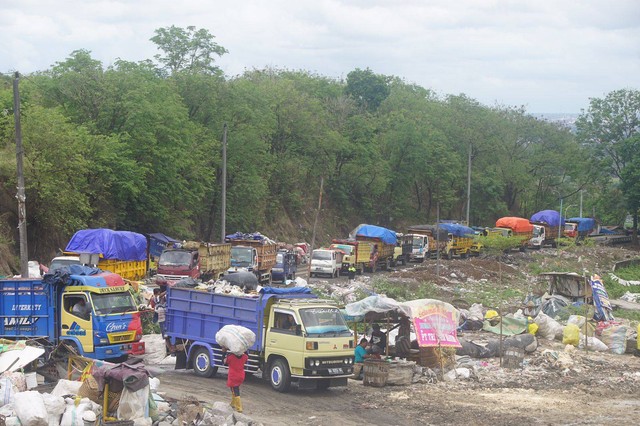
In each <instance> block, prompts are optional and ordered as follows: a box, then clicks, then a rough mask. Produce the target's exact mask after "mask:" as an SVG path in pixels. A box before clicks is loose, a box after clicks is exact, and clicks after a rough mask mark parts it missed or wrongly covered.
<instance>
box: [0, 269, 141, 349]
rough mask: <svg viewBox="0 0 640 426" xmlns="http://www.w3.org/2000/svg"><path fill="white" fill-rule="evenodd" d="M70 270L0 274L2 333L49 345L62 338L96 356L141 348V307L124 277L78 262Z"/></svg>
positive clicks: (74, 347)
mask: <svg viewBox="0 0 640 426" xmlns="http://www.w3.org/2000/svg"><path fill="white" fill-rule="evenodd" d="M65 271H66V270H65ZM69 272H71V274H67V273H60V271H59V272H58V273H56V274H47V275H45V277H44V278H43V279H22V278H19V279H5V280H0V307H1V308H2V310H1V311H0V338H3V339H13V340H17V339H38V340H39V341H40V342H42V343H45V345H46V346H47V347H48V348H49V349H53V348H54V347H55V346H56V345H57V344H58V343H60V342H65V343H67V344H68V345H69V346H71V347H72V348H73V349H74V350H76V352H77V353H78V354H79V355H82V356H85V357H87V358H94V359H104V360H120V359H124V358H126V357H127V356H128V355H129V354H135V355H139V354H143V353H144V342H140V339H141V338H142V323H141V321H140V313H139V312H138V309H137V307H136V304H135V302H134V299H133V296H132V295H131V292H130V291H129V289H130V286H129V285H128V284H125V282H124V281H123V279H122V277H120V276H119V275H117V274H113V273H110V272H102V271H99V270H96V269H93V268H86V267H83V266H79V265H74V266H71V267H70V268H69ZM86 273H94V275H85V274H86Z"/></svg>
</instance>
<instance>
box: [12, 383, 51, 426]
mask: <svg viewBox="0 0 640 426" xmlns="http://www.w3.org/2000/svg"><path fill="white" fill-rule="evenodd" d="M15 401H16V402H15V406H14V410H15V411H16V415H17V416H18V418H19V419H20V423H22V425H23V426H48V425H49V415H48V414H47V408H46V407H45V406H44V401H43V399H42V395H40V392H36V391H26V392H20V393H17V394H16V395H15Z"/></svg>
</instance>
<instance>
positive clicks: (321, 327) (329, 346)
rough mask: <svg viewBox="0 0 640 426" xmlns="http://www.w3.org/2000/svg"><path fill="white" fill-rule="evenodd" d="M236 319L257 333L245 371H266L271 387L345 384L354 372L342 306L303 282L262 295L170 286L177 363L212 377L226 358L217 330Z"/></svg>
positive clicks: (169, 319) (169, 320) (169, 331)
mask: <svg viewBox="0 0 640 426" xmlns="http://www.w3.org/2000/svg"><path fill="white" fill-rule="evenodd" d="M230 324H233V325H239V326H243V327H246V328H248V329H249V330H251V331H253V332H254V333H255V335H256V340H255V343H254V344H253V346H251V347H250V348H249V349H248V351H247V353H248V355H249V360H248V362H247V364H246V365H245V371H247V372H248V373H256V372H257V371H258V370H261V371H262V374H263V378H265V379H266V380H267V381H268V382H269V383H270V384H271V387H272V388H273V389H275V390H276V391H279V392H286V391H288V390H289V389H290V386H291V384H292V382H297V383H298V387H299V388H300V389H305V388H306V389H314V388H316V389H318V388H320V389H324V388H328V387H333V386H346V384H347V379H348V377H349V376H351V375H352V374H353V362H354V340H353V335H352V333H351V331H350V330H349V328H348V327H347V325H346V322H345V320H344V318H343V316H342V313H341V311H340V309H338V307H337V306H336V305H335V304H334V303H332V302H329V301H326V300H319V299H317V297H316V296H315V295H313V294H312V293H311V291H310V290H309V289H308V288H306V287H293V288H273V287H264V288H263V289H262V290H261V292H260V294H259V295H257V297H254V296H250V295H241V296H236V295H227V294H216V293H211V292H206V291H199V290H194V289H189V288H182V287H169V288H168V292H167V311H166V323H165V326H166V328H165V329H166V336H168V337H169V339H170V340H171V343H172V344H173V345H174V346H175V348H176V354H177V355H176V356H177V358H176V369H188V368H193V372H194V373H195V374H196V375H198V376H201V377H211V376H213V375H215V374H216V372H217V371H218V369H219V368H226V367H225V366H224V364H223V352H222V349H221V347H220V345H219V344H218V343H217V342H216V338H215V336H216V333H217V332H218V331H219V330H220V329H221V328H222V327H224V326H225V325H230Z"/></svg>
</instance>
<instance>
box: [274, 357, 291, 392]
mask: <svg viewBox="0 0 640 426" xmlns="http://www.w3.org/2000/svg"><path fill="white" fill-rule="evenodd" d="M269 383H271V387H272V388H273V389H275V390H277V391H278V392H287V391H288V390H289V388H290V387H291V373H290V372H289V365H288V364H287V361H285V360H283V359H281V358H277V359H275V360H273V361H272V362H271V363H270V364H269Z"/></svg>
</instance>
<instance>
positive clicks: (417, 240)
mask: <svg viewBox="0 0 640 426" xmlns="http://www.w3.org/2000/svg"><path fill="white" fill-rule="evenodd" d="M423 245H424V237H413V247H414V248H421V247H422V246H423Z"/></svg>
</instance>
